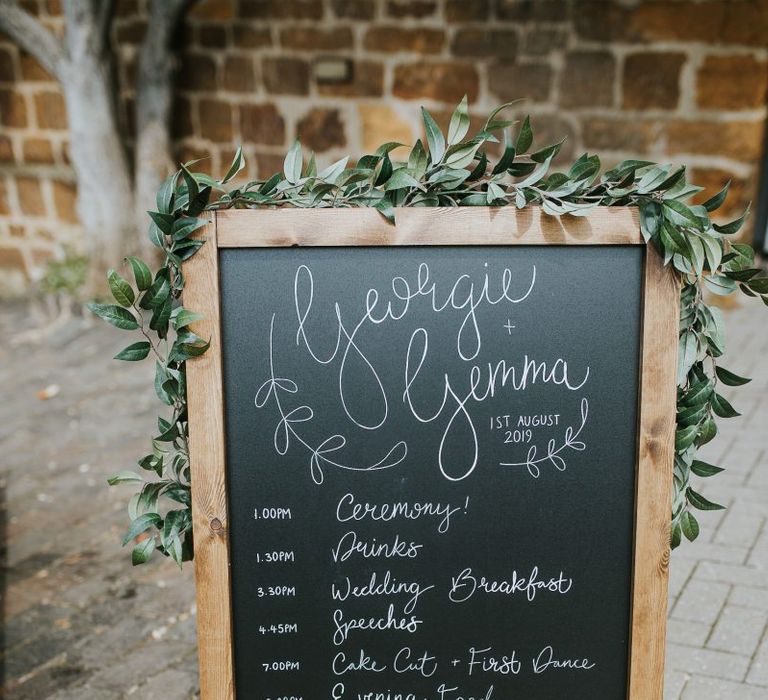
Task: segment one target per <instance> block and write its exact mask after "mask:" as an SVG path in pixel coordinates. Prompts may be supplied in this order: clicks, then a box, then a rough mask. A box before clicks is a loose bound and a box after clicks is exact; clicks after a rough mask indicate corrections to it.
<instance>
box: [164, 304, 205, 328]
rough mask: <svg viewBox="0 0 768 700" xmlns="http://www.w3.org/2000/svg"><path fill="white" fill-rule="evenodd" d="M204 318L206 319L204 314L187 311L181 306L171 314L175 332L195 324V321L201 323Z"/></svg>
mask: <svg viewBox="0 0 768 700" xmlns="http://www.w3.org/2000/svg"><path fill="white" fill-rule="evenodd" d="M203 318H205V316H204V315H203V314H198V313H195V312H194V311H190V310H189V309H185V308H184V307H183V306H179V307H177V308H175V309H174V310H173V312H172V313H171V320H172V322H173V328H174V330H179V329H180V328H184V327H185V326H188V325H189V324H190V323H194V322H195V321H200V320H201V319H203Z"/></svg>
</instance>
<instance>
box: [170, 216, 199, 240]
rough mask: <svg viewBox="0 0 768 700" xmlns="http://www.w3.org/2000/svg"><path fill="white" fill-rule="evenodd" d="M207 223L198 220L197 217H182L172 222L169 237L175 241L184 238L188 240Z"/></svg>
mask: <svg viewBox="0 0 768 700" xmlns="http://www.w3.org/2000/svg"><path fill="white" fill-rule="evenodd" d="M207 223H208V222H207V221H206V220H205V219H198V218H197V217H191V216H183V217H181V218H179V219H176V221H174V222H173V226H172V227H171V237H172V238H173V240H175V241H180V240H182V239H184V238H189V236H191V235H192V234H193V233H194V232H195V231H197V229H199V228H202V227H203V226H205V225H206V224H207Z"/></svg>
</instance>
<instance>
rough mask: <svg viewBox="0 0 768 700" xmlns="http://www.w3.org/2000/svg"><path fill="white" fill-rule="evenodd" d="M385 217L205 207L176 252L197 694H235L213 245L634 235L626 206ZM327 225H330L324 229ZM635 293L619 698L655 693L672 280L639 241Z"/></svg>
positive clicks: (598, 239) (671, 400)
mask: <svg viewBox="0 0 768 700" xmlns="http://www.w3.org/2000/svg"><path fill="white" fill-rule="evenodd" d="M396 220H397V224H396V225H391V224H389V223H388V222H386V221H385V220H384V218H383V217H382V216H381V215H380V214H379V213H378V212H377V211H375V210H373V209H313V210H307V209H303V210H301V209H272V210H231V211H221V212H216V213H214V214H213V215H212V218H211V222H210V224H209V225H208V226H207V227H205V228H204V229H202V231H201V237H203V238H205V239H207V243H206V245H204V246H203V247H202V248H201V249H200V251H199V252H198V253H197V255H195V256H194V257H192V258H191V259H190V260H189V261H188V262H187V263H186V264H185V275H186V288H185V291H184V305H185V306H186V307H188V308H190V309H193V310H195V311H198V312H201V313H203V314H204V315H205V320H203V321H200V322H198V323H197V324H196V326H195V327H194V330H195V332H196V333H198V334H199V335H201V336H203V337H205V338H210V339H211V347H210V349H209V351H208V352H207V353H206V354H204V355H203V356H202V357H199V358H195V359H192V360H190V361H189V362H188V363H187V364H188V366H187V372H188V376H187V387H188V402H189V433H190V451H191V458H192V465H191V466H192V483H193V488H192V518H193V527H194V540H195V577H196V583H197V629H198V643H199V658H200V685H201V699H202V700H233V699H234V697H235V687H234V668H233V650H232V612H231V589H230V571H229V567H230V556H229V538H228V517H227V493H226V469H225V450H224V444H225V443H224V439H225V437H224V413H223V386H222V353H221V343H220V323H219V303H220V301H219V299H220V297H219V270H218V249H219V248H235V247H287V246H296V245H299V246H362V245H366V246H371V245H374V246H404V245H473V246H475V245H553V244H554V245H645V243H644V241H643V238H642V236H641V234H640V226H639V221H638V214H637V211H636V210H634V209H629V208H610V209H609V208H605V209H598V210H595V211H594V212H593V213H592V214H591V215H590V216H588V217H570V216H569V217H562V218H555V217H550V216H545V215H543V213H542V212H541V210H540V209H539V208H537V207H530V208H527V209H524V210H520V211H518V210H516V209H513V208H511V207H507V208H486V207H466V208H458V209H456V208H454V209H430V208H412V209H399V210H397V213H396ZM328 231H332V232H333V233H332V234H327V233H324V232H328ZM643 289H644V291H643V305H642V323H643V328H642V335H641V340H642V348H641V358H640V386H639V389H638V394H639V402H640V405H639V420H638V423H639V424H638V461H637V478H636V489H637V493H636V513H635V551H634V571H633V587H632V614H631V640H630V659H629V688H628V694H627V697H628V698H629V699H630V700H661V699H662V695H663V685H664V648H665V630H666V609H667V584H668V564H669V531H670V494H671V489H672V464H673V459H674V436H675V410H676V399H675V396H676V394H675V386H676V365H677V344H678V329H677V326H678V313H679V311H678V309H679V299H678V294H679V287H678V281H677V278H676V276H675V275H674V273H673V272H671V270H670V269H669V268H665V267H664V266H663V264H662V261H661V258H660V256H659V255H658V253H657V252H656V251H655V250H654V249H653V248H652V247H650V246H649V247H648V248H647V253H646V262H645V277H644V285H643Z"/></svg>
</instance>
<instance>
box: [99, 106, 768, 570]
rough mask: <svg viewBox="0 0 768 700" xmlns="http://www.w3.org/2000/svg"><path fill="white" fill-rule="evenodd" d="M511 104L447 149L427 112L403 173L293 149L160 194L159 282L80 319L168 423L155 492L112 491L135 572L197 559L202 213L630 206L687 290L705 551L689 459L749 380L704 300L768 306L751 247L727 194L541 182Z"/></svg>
mask: <svg viewBox="0 0 768 700" xmlns="http://www.w3.org/2000/svg"><path fill="white" fill-rule="evenodd" d="M511 104H513V103H507V104H504V105H502V106H500V107H498V108H497V109H495V110H493V112H492V113H491V114H490V116H489V117H488V119H487V120H486V122H485V125H484V127H483V129H482V130H481V131H480V132H479V133H478V134H477V135H475V136H474V137H472V138H467V133H468V131H469V125H470V120H469V113H468V105H467V99H466V97H465V98H464V99H463V100H462V101H461V103H460V104H459V106H458V107H457V108H456V110H455V111H454V112H453V115H452V117H451V120H450V125H449V127H448V132H447V134H443V132H442V131H441V129H440V128H439V126H438V125H437V123H436V122H435V120H434V119H433V118H432V116H431V115H430V114H429V112H427V110H425V109H423V108H422V110H421V111H422V116H423V120H424V129H425V134H426V139H425V140H426V144H424V143H423V142H422V141H421V140H418V141H416V144H415V145H414V146H413V148H412V149H411V151H410V155H409V157H408V160H407V162H399V161H394V160H392V159H391V157H390V153H391V151H393V150H394V149H395V148H397V147H400V146H402V145H403V144H399V143H385V144H384V145H382V146H380V147H379V148H378V149H377V150H376V152H375V153H373V154H371V155H365V156H363V157H362V158H361V159H360V160H359V161H358V162H357V164H356V165H355V166H354V167H349V165H348V163H349V159H348V158H343V159H341V160H339V161H337V162H336V163H334V164H332V165H330V166H329V167H327V168H325V169H324V170H320V171H318V169H317V166H316V163H315V158H314V155H312V156H311V157H310V159H309V161H308V162H306V163H305V162H304V158H303V154H302V150H301V145H300V143H299V142H298V141H296V142H295V143H294V144H293V146H292V147H291V149H290V150H289V151H288V154H287V155H286V157H285V163H284V170H283V172H282V173H278V174H275V175H273V176H272V177H270V178H269V179H267V180H256V181H253V182H249V183H248V184H246V185H245V186H243V187H238V188H234V189H229V190H228V189H227V188H226V187H225V185H226V184H227V183H228V182H229V181H231V180H232V179H233V178H234V177H235V176H236V175H237V174H238V173H239V172H240V171H241V170H242V168H243V167H244V165H245V162H244V159H243V155H242V151H241V150H240V149H238V151H237V154H236V155H235V159H234V161H233V163H232V166H231V167H230V169H229V171H228V172H227V174H226V175H225V177H224V178H223V179H221V180H213V179H212V178H211V177H210V176H208V175H206V174H203V173H197V172H193V171H192V170H191V168H192V167H193V165H194V164H193V163H187V164H186V165H182V166H181V169H180V170H179V171H178V172H177V173H175V174H174V175H172V176H170V177H169V178H168V179H167V180H166V181H165V182H164V183H163V185H162V187H161V188H160V191H159V192H158V194H157V211H152V212H149V215H150V217H151V220H152V221H151V224H150V227H149V237H150V239H151V240H152V242H153V243H154V244H155V245H156V246H157V247H158V248H160V249H162V251H163V253H164V255H165V261H164V263H163V265H162V266H161V267H160V269H158V270H157V271H156V272H155V273H154V274H152V273H151V271H150V269H149V267H148V266H147V264H146V263H144V262H143V261H141V260H139V259H138V258H135V257H129V258H126V263H127V265H128V266H130V268H131V270H132V274H133V283H131V282H129V281H128V280H126V279H125V278H124V277H122V276H121V275H120V274H118V273H117V272H115V271H114V270H111V271H110V272H109V274H108V281H109V287H110V290H111V292H112V295H113V296H114V300H115V301H116V302H117V304H90V305H89V308H90V309H91V311H93V312H94V313H95V314H96V315H98V316H100V317H101V318H103V319H104V320H105V321H107V322H109V323H111V324H112V325H114V326H117V327H118V328H121V329H124V330H128V331H137V332H138V333H140V334H141V335H142V336H143V339H142V340H139V341H138V342H135V343H133V344H132V345H129V346H128V347H126V348H125V349H124V350H122V351H121V352H120V353H118V354H117V355H116V356H115V357H116V359H119V360H128V361H138V360H144V359H146V358H147V357H149V356H150V355H151V356H152V357H153V359H154V361H155V382H154V384H155V392H156V393H157V396H158V398H159V399H160V401H162V402H163V404H165V405H166V406H167V407H168V411H169V413H170V415H169V416H168V417H160V418H158V431H157V435H156V436H155V437H154V438H153V439H152V452H151V453H149V454H147V455H146V456H144V457H142V458H141V459H139V460H138V466H139V467H141V468H142V470H145V471H146V472H150V473H152V472H154V474H155V476H156V477H157V478H152V479H151V480H147V479H146V478H145V477H144V476H142V475H140V474H138V473H136V472H134V471H121V472H119V473H118V474H116V475H115V476H113V477H112V478H111V479H110V480H109V483H110V485H115V484H120V483H132V484H134V485H136V486H137V487H138V491H137V493H135V494H134V495H133V497H132V498H131V500H130V505H129V509H128V510H129V515H130V519H131V523H130V526H129V528H128V531H127V532H126V533H125V536H124V538H123V545H126V544H128V543H129V542H132V541H138V544H135V546H134V548H133V553H132V561H133V563H134V564H141V563H144V562H146V561H147V560H148V559H149V557H150V556H151V555H152V553H153V552H154V551H155V550H159V551H160V552H162V554H164V555H166V556H170V557H172V558H173V559H174V561H176V562H177V563H178V564H179V565H181V563H182V561H184V560H188V559H191V558H192V555H193V547H192V518H191V507H190V502H191V499H190V469H189V447H188V441H187V435H188V433H187V403H186V388H185V363H186V361H187V360H188V359H190V358H192V357H196V356H198V355H201V354H203V353H204V352H205V351H206V350H207V349H208V345H209V343H208V341H206V340H205V339H204V338H201V337H199V336H197V335H196V334H195V333H193V332H192V331H191V330H190V328H189V326H190V324H191V323H193V322H194V321H196V320H198V319H199V318H201V317H200V316H199V315H198V314H195V313H194V311H193V310H189V309H185V308H184V307H183V306H182V305H181V293H182V290H183V289H184V275H183V272H182V263H183V261H185V260H187V259H188V258H189V257H191V256H192V255H194V254H195V252H196V251H197V250H198V249H199V248H200V246H201V245H203V241H202V240H200V239H199V238H196V237H194V236H193V234H194V233H195V231H197V229H199V228H200V227H201V226H204V225H205V223H206V219H205V218H204V216H203V215H204V213H205V212H206V211H209V210H213V209H223V208H230V207H234V208H254V207H278V206H292V207H375V208H376V209H378V211H379V212H381V214H382V215H383V216H385V217H386V218H387V219H388V220H389V221H391V222H394V215H395V214H394V212H395V207H406V206H410V207H418V206H421V207H425V206H441V207H445V206H515V207H517V208H518V209H522V208H524V207H526V206H529V205H540V206H541V207H542V209H543V210H544V212H546V213H547V214H551V215H553V216H560V215H573V216H585V215H587V214H589V212H591V211H592V210H593V209H594V208H595V207H598V206H601V207H605V206H633V207H638V209H639V212H640V226H641V230H642V233H643V236H644V238H645V240H646V242H647V243H649V244H651V245H654V246H655V247H656V248H657V250H658V251H659V252H660V253H661V255H663V257H664V262H665V264H668V265H672V266H673V268H674V269H675V270H676V271H677V273H678V274H679V276H680V278H681V283H682V284H681V294H680V307H681V317H680V352H679V365H678V373H677V384H678V390H677V432H676V435H675V463H674V495H673V500H672V530H671V533H670V536H671V545H672V547H676V546H677V545H679V544H680V542H681V539H682V536H683V535H684V536H685V537H686V538H687V539H689V540H694V539H695V538H696V537H697V536H698V534H699V524H698V522H697V520H696V518H695V516H694V514H693V509H699V510H717V509H721V508H723V506H721V505H719V504H717V503H713V502H712V501H710V500H708V499H706V498H704V496H702V495H701V494H700V493H698V492H697V491H696V490H694V488H693V487H692V486H691V475H692V474H693V475H695V476H698V477H709V476H712V475H714V474H717V473H718V472H720V471H722V469H721V468H720V467H716V466H713V465H711V464H707V463H705V462H702V461H700V460H697V459H696V452H697V450H698V449H699V448H700V447H701V446H702V445H704V444H706V443H707V442H709V441H710V440H712V439H713V438H714V437H715V435H716V434H717V423H716V418H717V417H720V418H730V417H732V416H737V415H739V414H738V413H737V412H736V411H735V410H734V408H733V407H732V406H731V405H730V403H728V401H726V399H725V398H723V396H722V395H721V394H720V393H719V392H718V385H719V384H724V385H727V386H738V385H740V384H744V383H746V382H748V381H749V380H748V379H746V378H744V377H740V376H738V375H736V374H734V373H733V372H731V371H729V370H727V369H725V368H723V367H721V366H720V365H719V364H718V359H719V358H720V356H721V355H722V354H723V352H724V349H725V340H724V329H723V319H722V315H721V313H720V310H719V309H718V308H716V307H714V306H710V305H708V304H707V303H706V302H705V301H704V297H703V292H704V290H709V291H710V292H712V293H713V294H717V295H727V294H731V293H733V292H735V291H737V290H739V289H740V290H741V291H742V292H744V293H745V294H747V295H748V296H760V297H762V300H763V302H765V303H766V304H768V277H765V276H760V275H759V273H760V270H758V269H757V268H755V267H754V251H753V250H752V248H751V246H749V245H745V244H739V243H732V242H731V241H730V240H729V236H732V235H733V234H735V233H736V232H737V231H738V230H739V229H740V228H741V226H742V224H743V223H744V220H745V218H746V216H747V212H745V213H744V215H742V216H741V217H739V218H738V219H737V220H735V221H733V222H731V223H728V224H725V225H718V224H715V223H713V222H712V221H711V219H710V213H711V212H713V211H715V210H716V209H718V208H719V207H720V206H721V205H722V203H723V201H724V200H725V197H726V194H727V190H728V186H727V185H726V187H725V188H724V189H723V190H722V191H721V192H719V193H718V194H716V195H715V196H714V197H712V198H711V199H709V200H707V201H706V202H704V203H703V204H700V205H692V204H687V203H686V200H688V198H689V197H690V196H691V195H694V194H695V193H697V192H700V191H701V190H702V188H701V187H696V186H694V185H691V184H688V183H687V181H686V174H685V168H684V167H680V168H672V166H670V165H657V164H655V163H651V162H648V161H640V160H627V161H624V162H622V163H619V165H617V166H616V167H615V168H612V169H611V170H608V171H607V172H605V173H603V174H602V175H601V174H600V160H599V159H598V157H597V156H595V155H591V156H590V155H587V154H585V155H582V156H581V157H580V158H579V159H578V160H577V161H576V162H575V163H574V164H573V165H572V166H571V167H570V168H569V169H568V170H567V172H550V165H551V163H552V159H553V158H554V157H555V156H556V155H557V153H558V151H559V150H560V147H561V145H562V142H560V143H556V144H553V145H549V146H546V147H544V148H540V149H538V150H535V151H532V145H533V130H532V127H531V123H530V119H529V118H527V117H526V119H525V120H524V121H523V122H522V124H521V125H519V128H517V130H516V134H515V137H514V138H513V136H512V127H513V126H515V122H511V121H507V120H505V119H502V118H500V116H499V115H501V113H502V112H503V110H505V109H506V108H507V107H509V106H510V105H511ZM497 135H499V136H497ZM499 137H500V138H499ZM492 144H500V145H499V146H498V152H500V153H501V155H500V157H499V158H498V159H497V160H495V162H493V161H492V160H491V158H490V157H489V154H488V146H489V145H492ZM214 191H215V192H217V193H219V194H218V198H214V197H213V193H214ZM161 499H163V501H162V503H163V505H162V507H161Z"/></svg>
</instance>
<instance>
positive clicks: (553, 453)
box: [499, 398, 589, 479]
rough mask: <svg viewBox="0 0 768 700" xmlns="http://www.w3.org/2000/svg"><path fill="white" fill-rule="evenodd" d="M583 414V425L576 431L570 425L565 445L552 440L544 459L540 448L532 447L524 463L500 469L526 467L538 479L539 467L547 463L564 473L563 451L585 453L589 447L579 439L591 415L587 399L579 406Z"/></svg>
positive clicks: (566, 431) (507, 465)
mask: <svg viewBox="0 0 768 700" xmlns="http://www.w3.org/2000/svg"><path fill="white" fill-rule="evenodd" d="M579 410H580V412H581V424H580V425H579V427H578V428H576V430H575V431H574V429H573V426H572V425H569V426H568V427H567V428H566V429H565V434H564V435H563V443H562V444H561V445H560V446H558V445H557V440H555V438H550V439H549V441H548V442H547V452H546V454H545V455H544V456H543V457H539V456H538V454H539V448H538V447H537V446H536V445H531V446H530V447H529V448H528V454H526V456H525V461H523V462H499V466H500V467H525V468H526V469H527V470H528V473H529V474H530V475H531V476H532V477H533V478H534V479H538V478H539V476H541V467H540V466H539V465H541V464H544V463H546V462H550V463H551V464H552V466H553V467H554V468H555V469H557V471H559V472H564V471H565V470H566V468H567V466H568V465H567V464H566V461H565V460H564V459H563V458H562V457H561V456H560V453H561V452H562V451H563V450H566V449H570V450H576V451H577V452H583V451H584V450H585V449H587V446H586V445H585V444H584V442H582V441H581V440H578V439H577V438H578V437H579V435H581V431H582V430H584V426H585V425H586V424H587V416H588V415H589V402H588V401H587V399H586V398H583V399H582V400H581V403H580V405H579Z"/></svg>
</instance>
